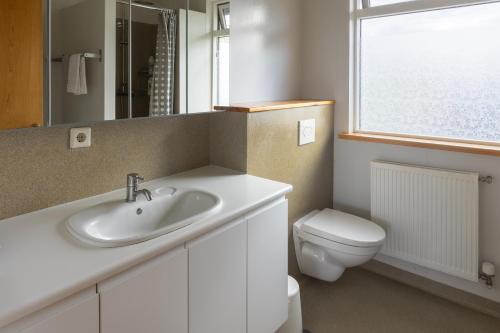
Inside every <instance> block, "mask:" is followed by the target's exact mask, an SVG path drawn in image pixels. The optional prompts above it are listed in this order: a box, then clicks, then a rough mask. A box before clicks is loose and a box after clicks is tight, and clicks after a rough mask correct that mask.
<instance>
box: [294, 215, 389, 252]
mask: <svg viewBox="0 0 500 333" xmlns="http://www.w3.org/2000/svg"><path fill="white" fill-rule="evenodd" d="M301 231H302V232H303V233H305V234H311V235H313V236H317V237H320V238H323V239H326V240H328V241H332V242H336V243H340V244H344V245H348V246H355V247H376V246H379V245H381V244H382V243H383V242H384V240H385V231H384V229H382V228H381V227H380V226H378V225H377V224H375V223H373V222H371V221H368V220H366V219H363V218H361V217H357V216H354V215H351V214H347V213H343V212H340V211H338V210H333V209H329V208H326V209H324V210H322V211H321V212H318V213H317V214H315V215H314V216H313V217H311V218H309V219H307V220H306V221H305V222H304V223H303V224H302V226H301Z"/></svg>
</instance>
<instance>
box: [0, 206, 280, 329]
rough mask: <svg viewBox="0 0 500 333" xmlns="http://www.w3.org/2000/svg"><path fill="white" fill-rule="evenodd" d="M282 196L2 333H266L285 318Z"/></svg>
mask: <svg viewBox="0 0 500 333" xmlns="http://www.w3.org/2000/svg"><path fill="white" fill-rule="evenodd" d="M287 226H288V202H287V200H286V199H284V198H281V199H279V200H276V201H274V202H273V203H271V204H269V205H267V206H264V207H261V208H259V209H257V210H254V211H252V212H250V213H248V214H246V215H244V216H241V217H240V218H239V219H237V220H235V221H233V222H229V223H227V224H225V225H223V226H221V227H219V228H217V229H215V230H213V231H211V232H209V233H207V234H204V235H202V236H200V237H199V238H195V239H193V240H189V241H187V242H185V243H184V244H182V246H180V247H178V248H176V249H174V250H170V251H168V252H167V253H165V254H162V255H159V256H157V257H154V258H152V259H149V260H147V261H145V262H143V263H141V264H139V265H137V266H135V267H132V268H130V269H128V270H126V271H125V272H123V273H120V274H118V275H115V276H113V277H111V278H109V279H107V280H104V281H102V282H100V283H98V284H97V288H96V286H93V287H92V288H89V289H87V290H86V291H84V292H81V293H78V294H77V295H74V296H72V297H69V298H68V299H66V300H63V301H61V302H59V303H57V304H56V305H52V306H50V307H48V308H46V309H43V310H41V311H39V312H37V313H36V314H33V315H30V316H28V317H25V318H23V319H21V320H19V321H18V322H15V323H14V324H11V325H10V326H7V327H4V328H0V333H14V332H15V333H20V332H22V333H69V332H71V333H138V332H147V333H165V332H173V333H212V332H214V333H215V332H216V333H272V332H275V331H276V330H277V329H278V328H279V327H280V326H281V325H282V324H283V323H284V322H285V321H286V319H287V315H288V291H287V290H288V287H287V286H288V271H287V265H288V259H287V249H288V248H287Z"/></svg>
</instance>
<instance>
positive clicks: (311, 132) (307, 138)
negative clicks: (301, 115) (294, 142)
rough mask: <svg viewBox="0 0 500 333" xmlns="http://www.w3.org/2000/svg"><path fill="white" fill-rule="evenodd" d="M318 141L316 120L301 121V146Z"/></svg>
mask: <svg viewBox="0 0 500 333" xmlns="http://www.w3.org/2000/svg"><path fill="white" fill-rule="evenodd" d="M315 140H316V120H315V119H307V120H301V121H299V146H303V145H306V144H308V143H313V142H314V141H315Z"/></svg>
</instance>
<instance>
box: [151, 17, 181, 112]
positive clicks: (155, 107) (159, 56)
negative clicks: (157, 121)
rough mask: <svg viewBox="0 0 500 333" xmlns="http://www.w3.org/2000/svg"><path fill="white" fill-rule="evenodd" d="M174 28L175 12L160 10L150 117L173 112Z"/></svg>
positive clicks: (175, 36)
mask: <svg viewBox="0 0 500 333" xmlns="http://www.w3.org/2000/svg"><path fill="white" fill-rule="evenodd" d="M176 29H177V12H176V11H175V10H170V9H169V10H164V11H162V12H161V13H160V22H159V24H158V34H157V37H156V57H155V61H154V67H153V77H152V82H151V90H150V103H149V115H150V116H152V117H158V116H166V115H169V114H173V113H174V93H175V92H174V88H175V61H176V59H175V58H176V50H175V46H176V43H177V40H176V39H177V31H176Z"/></svg>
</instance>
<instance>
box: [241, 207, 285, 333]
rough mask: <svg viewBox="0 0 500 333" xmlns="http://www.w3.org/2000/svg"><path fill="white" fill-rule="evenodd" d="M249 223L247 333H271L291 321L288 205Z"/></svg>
mask: <svg viewBox="0 0 500 333" xmlns="http://www.w3.org/2000/svg"><path fill="white" fill-rule="evenodd" d="M247 220H248V333H272V332H275V331H276V330H277V329H278V328H279V327H280V326H281V325H282V324H283V323H284V322H285V321H286V319H287V317H288V258H287V255H288V246H287V241H288V240H287V238H288V202H287V201H286V200H282V201H280V202H278V203H275V204H272V205H271V206H268V207H265V208H263V209H262V210H260V211H258V212H256V213H254V214H251V215H249V216H248V218H247Z"/></svg>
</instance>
